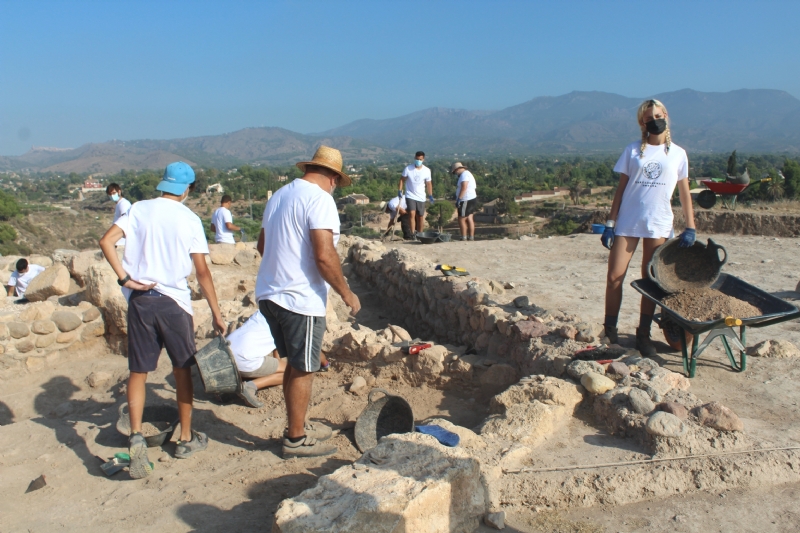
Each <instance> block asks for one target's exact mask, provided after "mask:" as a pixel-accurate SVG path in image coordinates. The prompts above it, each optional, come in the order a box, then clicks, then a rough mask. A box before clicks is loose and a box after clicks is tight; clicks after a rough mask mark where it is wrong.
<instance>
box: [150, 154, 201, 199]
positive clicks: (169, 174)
mask: <svg viewBox="0 0 800 533" xmlns="http://www.w3.org/2000/svg"><path fill="white" fill-rule="evenodd" d="M192 183H194V170H192V167H190V166H189V165H187V164H186V163H184V162H183V161H178V162H177V163H170V164H169V165H167V169H166V170H164V177H163V178H161V182H160V183H159V184H158V187H156V189H157V190H159V191H164V192H166V193H169V194H174V195H176V196H180V195H182V194H183V193H184V191H186V188H187V187H188V186H189V185H191V184H192Z"/></svg>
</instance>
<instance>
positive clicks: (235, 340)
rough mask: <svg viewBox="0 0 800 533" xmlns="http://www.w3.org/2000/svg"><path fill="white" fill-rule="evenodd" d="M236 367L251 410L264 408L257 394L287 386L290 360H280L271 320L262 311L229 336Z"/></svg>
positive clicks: (241, 394) (242, 395)
mask: <svg viewBox="0 0 800 533" xmlns="http://www.w3.org/2000/svg"><path fill="white" fill-rule="evenodd" d="M227 339H228V342H230V344H231V352H233V358H234V359H235V360H236V367H237V368H238V369H239V375H240V376H241V377H242V379H243V380H247V381H245V382H244V383H243V384H242V392H240V393H239V397H240V398H241V399H242V400H243V401H244V403H246V404H247V405H249V406H250V407H263V406H264V403H263V402H262V401H261V400H259V399H258V396H257V395H256V393H257V392H258V391H259V390H261V389H266V388H267V387H275V386H276V385H282V384H283V373H284V372H285V371H286V359H280V358H279V356H278V351H277V350H276V349H275V340H274V339H273V338H272V333H271V332H270V330H269V324H267V319H266V318H264V315H262V314H261V312H260V311H258V312H256V313H255V314H254V315H253V316H251V317H250V318H249V319H247V322H245V323H244V324H242V326H241V327H240V328H239V329H237V330H236V331H234V332H233V333H231V334H230V335H228V337H227Z"/></svg>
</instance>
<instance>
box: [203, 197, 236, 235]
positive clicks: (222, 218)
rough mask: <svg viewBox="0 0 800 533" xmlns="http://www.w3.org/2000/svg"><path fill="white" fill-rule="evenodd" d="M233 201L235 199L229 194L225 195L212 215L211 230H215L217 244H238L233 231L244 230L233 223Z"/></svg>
mask: <svg viewBox="0 0 800 533" xmlns="http://www.w3.org/2000/svg"><path fill="white" fill-rule="evenodd" d="M232 203H233V199H232V198H231V197H230V196H229V195H227V194H226V195H224V196H223V197H222V199H221V200H220V202H219V207H218V208H217V210H216V211H214V214H213V215H212V216H211V231H213V232H214V242H216V243H217V244H220V243H223V244H236V241H235V240H234V238H233V232H234V231H242V228H240V227H239V226H237V225H236V224H234V223H233V215H232V214H231V204H232Z"/></svg>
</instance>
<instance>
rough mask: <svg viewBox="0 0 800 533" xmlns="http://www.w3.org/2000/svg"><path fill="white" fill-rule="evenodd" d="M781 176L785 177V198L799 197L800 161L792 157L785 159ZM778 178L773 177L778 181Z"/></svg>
mask: <svg viewBox="0 0 800 533" xmlns="http://www.w3.org/2000/svg"><path fill="white" fill-rule="evenodd" d="M782 172H783V176H784V178H786V180H785V183H784V184H783V187H784V191H785V193H786V197H787V198H797V197H800V163H798V162H797V161H794V160H792V159H787V160H786V161H785V162H784V163H783V171H782ZM779 179H780V178H779V177H778V178H774V181H778V180H779Z"/></svg>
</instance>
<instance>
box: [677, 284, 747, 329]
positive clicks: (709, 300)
mask: <svg viewBox="0 0 800 533" xmlns="http://www.w3.org/2000/svg"><path fill="white" fill-rule="evenodd" d="M662 301H663V303H664V305H666V306H667V307H669V308H670V309H672V310H673V311H675V312H676V313H678V314H680V315H681V316H683V317H684V318H687V319H688V320H691V321H694V322H707V321H709V320H716V319H719V318H725V317H727V316H732V317H735V318H749V317H751V316H760V315H761V314H762V311H761V309H759V308H758V307H756V306H754V305H751V304H749V303H747V302H745V301H743V300H740V299H738V298H735V297H733V296H728V295H727V294H723V293H721V292H719V291H718V290H716V289H683V290H680V291H678V292H676V293H675V294H670V295H669V296H667V297H666V298H664V300H662Z"/></svg>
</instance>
